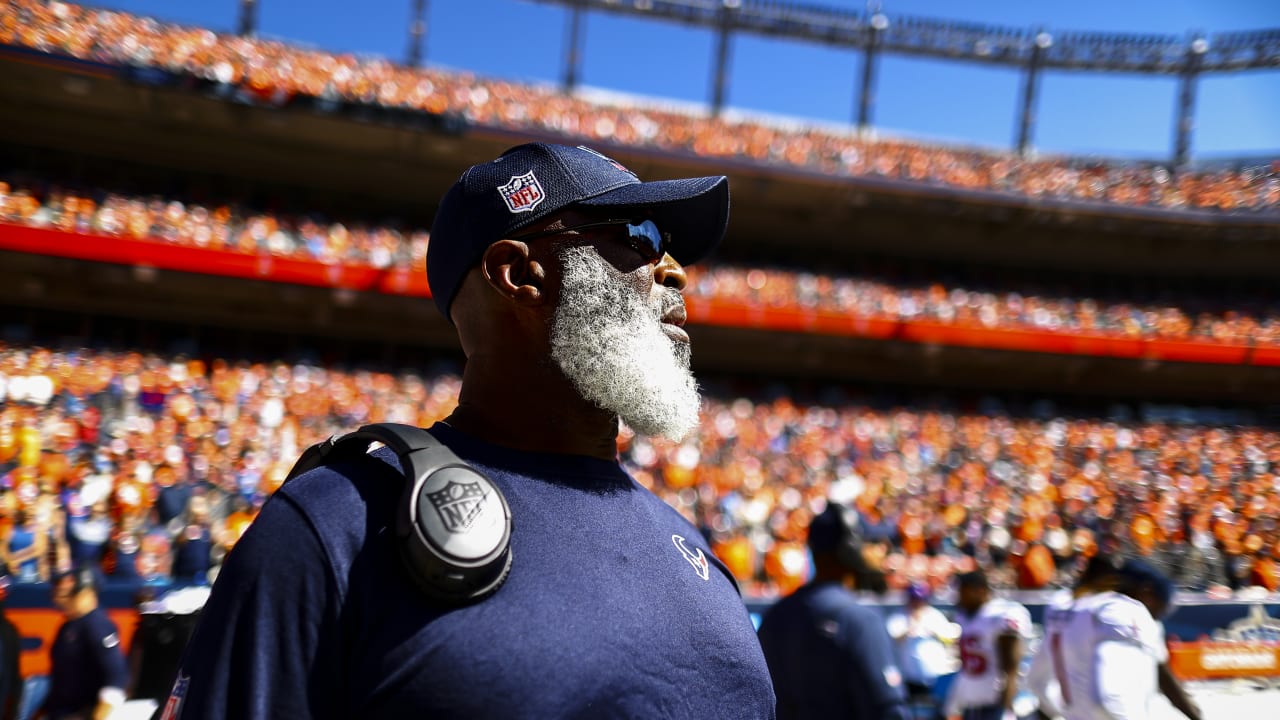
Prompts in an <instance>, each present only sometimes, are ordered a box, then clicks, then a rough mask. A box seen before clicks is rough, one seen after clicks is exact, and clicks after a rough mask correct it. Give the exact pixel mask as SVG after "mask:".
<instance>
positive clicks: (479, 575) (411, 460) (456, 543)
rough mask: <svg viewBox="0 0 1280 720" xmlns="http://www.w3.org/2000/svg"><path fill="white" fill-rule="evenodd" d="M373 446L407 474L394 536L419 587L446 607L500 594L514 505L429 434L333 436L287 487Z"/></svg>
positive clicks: (305, 459)
mask: <svg viewBox="0 0 1280 720" xmlns="http://www.w3.org/2000/svg"><path fill="white" fill-rule="evenodd" d="M374 442H380V443H382V444H384V445H386V446H387V447H388V448H390V449H391V450H392V451H394V452H395V453H396V455H397V456H398V457H399V459H400V467H401V468H402V469H403V470H404V476H405V486H404V491H403V492H402V493H401V497H400V504H399V505H398V506H397V508H396V517H395V533H396V539H397V541H398V544H399V546H400V555H401V557H402V558H403V559H404V562H405V566H406V568H407V570H408V572H409V575H410V577H412V578H413V580H414V583H415V584H416V585H417V586H418V587H419V588H420V589H421V590H422V591H423V592H424V593H426V595H427V596H428V597H429V598H431V599H432V600H434V601H436V602H438V603H441V604H445V605H464V604H467V603H471V602H475V601H477V600H480V599H483V598H485V597H487V596H489V595H490V594H492V593H493V592H495V591H496V590H497V589H498V588H499V587H501V585H502V583H503V582H504V581H505V580H506V579H507V574H508V573H509V572H510V571H511V546H510V542H511V509H510V507H508V505H507V500H506V498H505V497H503V496H502V492H501V491H499V490H498V487H497V486H496V485H494V484H493V482H492V481H491V480H489V478H487V477H485V476H484V475H483V474H481V473H480V472H479V471H477V470H476V469H475V468H472V467H471V466H470V465H467V464H466V463H465V462H463V461H462V460H461V459H459V458H458V456H457V455H455V454H453V451H451V450H449V448H447V447H445V445H444V444H443V443H441V442H440V441H439V440H436V439H435V438H434V437H433V436H432V435H431V433H429V432H427V431H426V430H423V429H422V428H418V427H414V426H412V425H401V424H398V423H378V424H374V425H365V426H364V427H361V428H360V429H359V430H356V431H355V432H351V433H348V434H346V435H341V436H334V437H331V438H329V439H328V440H326V441H324V442H322V443H318V444H316V445H312V446H311V447H309V448H307V450H306V451H305V452H304V453H303V454H302V457H301V458H299V459H298V462H297V464H295V465H294V466H293V469H292V470H290V471H289V475H288V477H286V478H285V482H288V481H289V480H291V479H293V478H295V477H297V476H298V475H301V474H302V473H304V472H306V471H308V470H311V469H312V468H315V467H319V466H320V465H323V464H326V463H330V462H333V461H334V460H336V459H338V458H340V457H341V458H347V457H353V456H358V455H364V454H367V453H368V452H369V446H370V444H372V443H374ZM335 452H336V453H338V455H335V454H334V453H335Z"/></svg>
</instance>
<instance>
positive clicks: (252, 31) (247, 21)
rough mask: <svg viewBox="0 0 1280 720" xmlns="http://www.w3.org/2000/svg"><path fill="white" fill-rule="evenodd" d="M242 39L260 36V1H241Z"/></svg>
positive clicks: (240, 33) (240, 32) (240, 31)
mask: <svg viewBox="0 0 1280 720" xmlns="http://www.w3.org/2000/svg"><path fill="white" fill-rule="evenodd" d="M238 32H239V35H240V37H253V36H254V35H257V34H258V0H240V29H239V31H238Z"/></svg>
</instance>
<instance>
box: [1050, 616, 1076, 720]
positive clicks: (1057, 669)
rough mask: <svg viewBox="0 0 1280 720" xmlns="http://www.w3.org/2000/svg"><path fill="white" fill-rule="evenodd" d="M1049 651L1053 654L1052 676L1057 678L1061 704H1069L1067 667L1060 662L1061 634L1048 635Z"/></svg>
mask: <svg viewBox="0 0 1280 720" xmlns="http://www.w3.org/2000/svg"><path fill="white" fill-rule="evenodd" d="M1049 651H1050V652H1051V653H1053V674H1054V675H1057V676H1058V689H1059V690H1061V691H1062V702H1064V703H1066V704H1067V705H1070V704H1071V688H1070V687H1069V686H1068V685H1067V666H1066V663H1064V662H1062V633H1060V632H1055V633H1052V634H1050V635H1049Z"/></svg>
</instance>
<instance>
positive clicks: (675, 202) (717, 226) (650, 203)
mask: <svg viewBox="0 0 1280 720" xmlns="http://www.w3.org/2000/svg"><path fill="white" fill-rule="evenodd" d="M577 204H579V205H586V206H589V207H597V208H628V209H630V208H641V209H645V210H648V211H650V212H651V213H652V216H653V221H654V222H655V223H657V225H658V228H659V229H661V230H662V231H663V232H664V233H668V234H670V236H671V240H670V243H669V244H668V246H667V252H669V253H670V254H671V257H673V258H675V259H676V261H677V262H679V263H680V264H681V265H691V264H693V263H695V262H698V261H699V260H701V259H703V258H705V257H706V256H707V255H710V254H711V251H712V250H715V249H716V246H718V245H719V244H720V241H721V240H723V239H724V234H725V229H726V228H727V227H728V226H729V179H728V178H726V177H724V176H723V175H721V176H718V177H700V178H684V179H679V180H655V181H653V182H642V183H633V184H631V185H623V186H622V187H619V188H615V189H613V190H610V191H608V192H606V193H602V194H600V195H597V196H595V197H593V198H588V199H586V200H580V201H579V202H578V203H577Z"/></svg>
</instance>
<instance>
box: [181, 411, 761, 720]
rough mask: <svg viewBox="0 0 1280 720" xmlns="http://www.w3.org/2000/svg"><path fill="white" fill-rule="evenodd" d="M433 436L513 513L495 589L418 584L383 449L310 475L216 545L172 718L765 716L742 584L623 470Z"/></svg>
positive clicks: (395, 479) (441, 429) (452, 433)
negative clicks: (468, 598)
mask: <svg viewBox="0 0 1280 720" xmlns="http://www.w3.org/2000/svg"><path fill="white" fill-rule="evenodd" d="M431 431H432V433H433V434H434V435H435V436H436V437H437V438H438V439H440V440H441V441H442V442H444V443H445V444H446V445H448V446H449V447H450V448H451V449H453V451H454V452H455V453H457V454H458V455H459V456H460V457H461V458H462V459H464V460H466V461H467V462H469V463H471V464H472V465H473V466H474V467H476V468H477V469H479V470H481V471H482V472H484V473H485V474H486V475H488V476H489V477H490V479H491V480H492V481H493V482H494V483H495V484H496V485H497V486H498V487H499V488H500V489H501V490H502V492H503V494H504V495H505V496H506V498H507V502H508V503H509V504H510V506H511V513H512V517H513V525H512V535H511V548H512V557H513V564H512V569H511V574H510V576H509V577H508V579H507V581H506V583H505V584H504V585H503V586H502V587H501V588H500V589H499V590H498V591H497V592H496V593H495V594H494V595H493V596H492V597H489V598H487V599H485V600H483V601H481V602H479V603H477V604H474V605H469V606H466V607H463V608H457V609H442V608H440V607H438V606H435V605H433V604H432V603H431V602H430V601H428V600H427V599H426V598H425V597H424V596H423V595H422V593H421V592H419V591H418V590H417V589H416V588H415V586H414V585H412V581H411V580H410V578H409V576H408V575H407V572H406V570H405V568H404V566H403V565H402V563H401V560H400V558H399V556H398V554H397V553H398V550H397V548H396V541H395V539H394V531H393V530H392V529H391V528H390V527H389V524H390V523H391V521H392V519H393V512H394V509H395V507H396V504H397V502H398V501H399V497H400V493H401V490H402V487H403V484H404V481H403V479H402V477H401V475H400V473H399V471H398V470H397V469H395V467H396V459H395V456H394V454H392V453H391V452H390V451H388V450H386V449H382V450H379V451H377V452H376V453H375V458H357V459H354V460H351V461H347V462H345V463H341V464H335V465H333V466H329V467H325V468H318V469H316V470H313V471H310V472H308V473H305V474H303V475H301V476H299V477H297V478H295V479H294V480H291V481H289V482H288V483H287V484H285V485H284V487H282V488H281V489H280V490H279V491H278V492H277V493H276V495H275V496H274V497H273V498H272V499H271V500H270V501H269V502H268V503H267V504H266V506H265V507H264V508H263V510H262V513H261V514H260V515H259V517H258V518H257V520H256V521H255V522H254V523H253V525H252V526H251V527H250V528H249V530H248V531H247V532H246V533H245V535H244V537H243V538H242V539H241V540H240V541H239V542H238V543H237V544H236V546H235V549H234V550H233V551H232V552H231V553H230V555H229V556H228V558H227V561H226V563H225V565H224V566H223V569H222V572H221V574H220V575H219V577H218V580H217V582H216V583H215V585H214V588H213V593H212V596H211V597H210V600H209V602H208V604H207V605H206V606H205V609H204V612H203V614H202V617H201V622H200V626H199V628H198V629H197V630H196V633H195V636H194V637H193V639H192V642H191V644H190V645H189V646H188V649H187V653H186V657H185V659H184V661H183V666H182V669H181V672H180V674H179V677H178V681H177V684H176V685H175V689H174V694H173V697H171V698H170V700H169V703H168V706H169V709H170V713H171V714H170V715H169V716H170V717H181V718H183V719H184V720H198V719H200V718H244V719H246V720H248V719H251V718H266V717H280V718H283V717H288V718H295V717H296V718H302V717H305V718H354V717H359V718H367V719H370V720H372V719H376V718H403V717H430V718H699V719H703V718H706V719H714V718H726V719H729V718H732V719H733V720H747V719H751V718H772V717H773V713H774V698H773V690H772V686H771V684H770V679H769V673H768V667H767V666H766V664H765V661H764V657H763V655H762V654H761V652H760V645H759V642H758V641H757V639H756V637H755V633H754V631H753V629H752V626H751V621H750V619H749V618H748V615H747V611H746V609H745V608H744V606H743V604H742V600H741V598H740V597H739V595H738V592H737V589H736V587H735V585H734V583H733V581H732V580H731V578H730V575H729V574H728V570H727V569H726V568H725V567H724V566H723V565H721V564H720V563H719V561H717V560H716V559H715V557H714V556H712V555H711V552H710V551H709V550H708V549H707V548H706V545H705V543H704V541H703V539H702V537H701V536H700V535H699V534H698V532H697V530H696V529H695V528H694V527H693V526H692V525H691V524H689V523H688V522H687V521H686V520H685V519H684V518H683V517H681V516H680V514H679V513H677V512H675V511H674V510H673V509H671V508H670V507H668V506H667V505H666V504H664V503H663V502H662V501H661V500H659V499H658V498H657V497H655V496H654V495H653V494H651V493H650V492H648V491H647V490H645V489H644V488H642V487H641V486H639V485H638V484H636V482H635V481H634V480H633V479H632V478H631V477H630V476H628V475H627V474H626V473H625V472H624V471H623V470H622V469H621V467H620V466H619V465H618V464H617V463H616V462H608V461H603V460H599V459H595V458H588V457H581V456H565V455H550V454H541V453H527V452H519V451H515V450H510V449H505V448H500V447H496V446H493V445H489V444H487V443H483V442H480V441H478V440H475V439H474V438H471V437H469V436H467V435H464V434H462V433H460V432H458V431H456V430H454V429H452V428H450V427H448V426H446V425H442V424H437V425H436V426H435V427H433V428H432V429H431ZM380 460H381V461H382V462H379V461H380ZM681 546H683V548H682V547H681ZM686 553H687V555H686Z"/></svg>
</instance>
